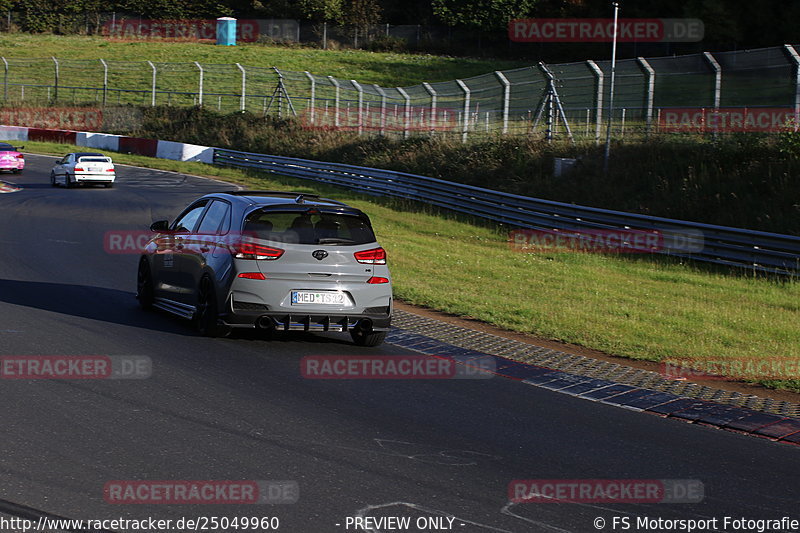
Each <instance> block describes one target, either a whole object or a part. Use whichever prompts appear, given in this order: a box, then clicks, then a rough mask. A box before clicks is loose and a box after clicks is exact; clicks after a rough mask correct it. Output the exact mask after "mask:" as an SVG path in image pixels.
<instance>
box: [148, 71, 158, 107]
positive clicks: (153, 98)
mask: <svg viewBox="0 0 800 533" xmlns="http://www.w3.org/2000/svg"><path fill="white" fill-rule="evenodd" d="M147 64H148V65H150V68H151V69H153V80H152V90H151V92H150V107H155V105H156V73H157V69H156V66H155V65H154V64H153V62H152V61H148V62H147Z"/></svg>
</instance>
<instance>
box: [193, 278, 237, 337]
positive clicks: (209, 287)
mask: <svg viewBox="0 0 800 533" xmlns="http://www.w3.org/2000/svg"><path fill="white" fill-rule="evenodd" d="M194 327H195V328H196V329H197V332H198V333H200V335H202V336H204V337H225V336H227V335H228V334H229V333H230V332H231V330H230V328H229V327H228V326H225V325H221V324H220V323H219V307H218V306H217V294H216V290H215V289H214V282H213V281H211V277H210V276H203V277H202V279H201V280H200V286H199V287H198V289H197V310H196V311H195V314H194Z"/></svg>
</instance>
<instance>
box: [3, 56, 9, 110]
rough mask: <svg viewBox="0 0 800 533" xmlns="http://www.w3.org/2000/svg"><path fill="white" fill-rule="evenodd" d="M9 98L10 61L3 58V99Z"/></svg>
mask: <svg viewBox="0 0 800 533" xmlns="http://www.w3.org/2000/svg"><path fill="white" fill-rule="evenodd" d="M7 100H8V61H6V58H5V57H4V58H3V101H4V102H5V101H7Z"/></svg>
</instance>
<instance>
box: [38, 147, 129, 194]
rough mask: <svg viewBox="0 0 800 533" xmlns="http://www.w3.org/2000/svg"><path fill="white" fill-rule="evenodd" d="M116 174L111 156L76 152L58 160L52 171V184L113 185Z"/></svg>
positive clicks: (67, 186) (65, 185) (72, 185)
mask: <svg viewBox="0 0 800 533" xmlns="http://www.w3.org/2000/svg"><path fill="white" fill-rule="evenodd" d="M116 175H117V173H116V171H115V170H114V162H113V161H111V158H110V157H108V156H105V155H103V154H101V153H98V152H75V153H71V154H67V155H65V156H64V157H63V159H59V160H57V161H56V165H55V166H54V167H53V170H51V171H50V184H51V185H52V186H53V187H55V186H57V185H64V187H66V188H68V189H69V188H70V187H74V186H76V185H79V184H81V183H90V184H95V183H98V184H102V185H105V186H106V187H113V186H114V180H115V179H116Z"/></svg>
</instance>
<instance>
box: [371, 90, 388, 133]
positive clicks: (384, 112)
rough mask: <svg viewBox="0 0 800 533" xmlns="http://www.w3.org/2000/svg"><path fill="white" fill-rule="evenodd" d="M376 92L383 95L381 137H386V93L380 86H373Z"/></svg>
mask: <svg viewBox="0 0 800 533" xmlns="http://www.w3.org/2000/svg"><path fill="white" fill-rule="evenodd" d="M372 86H373V87H374V88H375V90H376V91H377V92H378V94H379V95H381V130H380V132H381V136H383V135H386V91H384V90H383V87H381V86H380V85H375V84H373V85H372Z"/></svg>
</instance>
